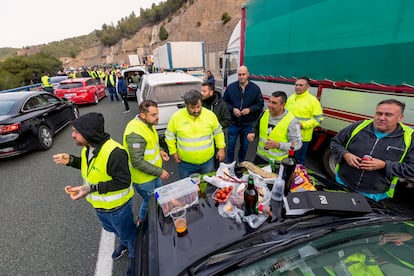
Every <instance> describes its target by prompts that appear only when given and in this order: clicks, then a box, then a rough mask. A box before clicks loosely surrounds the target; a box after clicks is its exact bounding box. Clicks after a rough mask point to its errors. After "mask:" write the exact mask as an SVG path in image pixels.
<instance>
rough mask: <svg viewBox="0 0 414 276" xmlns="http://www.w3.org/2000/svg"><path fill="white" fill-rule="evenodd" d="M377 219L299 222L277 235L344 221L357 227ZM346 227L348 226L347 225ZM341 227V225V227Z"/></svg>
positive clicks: (357, 218) (353, 218) (329, 219)
mask: <svg viewBox="0 0 414 276" xmlns="http://www.w3.org/2000/svg"><path fill="white" fill-rule="evenodd" d="M379 219H383V218H379V217H344V218H338V217H330V218H328V219H326V218H324V217H321V219H317V220H312V221H300V222H297V223H295V224H293V225H291V226H289V227H287V228H284V229H280V230H279V234H281V235H285V234H287V233H288V232H289V231H291V230H292V229H295V228H298V229H307V228H313V227H320V226H321V225H326V224H328V223H337V222H344V221H350V222H351V223H352V224H355V225H359V224H360V222H364V223H365V222H371V221H376V220H379ZM347 225H348V224H347ZM341 226H343V225H341Z"/></svg>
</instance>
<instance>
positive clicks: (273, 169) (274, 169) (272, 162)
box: [269, 158, 276, 173]
mask: <svg viewBox="0 0 414 276" xmlns="http://www.w3.org/2000/svg"><path fill="white" fill-rule="evenodd" d="M269 165H270V169H271V170H272V173H276V161H275V159H272V158H270V159H269Z"/></svg>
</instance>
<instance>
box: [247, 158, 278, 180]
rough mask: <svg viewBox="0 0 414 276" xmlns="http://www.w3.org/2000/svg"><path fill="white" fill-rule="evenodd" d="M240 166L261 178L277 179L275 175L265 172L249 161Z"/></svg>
mask: <svg viewBox="0 0 414 276" xmlns="http://www.w3.org/2000/svg"><path fill="white" fill-rule="evenodd" d="M240 165H241V166H243V167H245V168H246V169H248V170H250V171H251V172H253V173H255V174H258V175H260V176H261V177H263V178H276V177H277V174H275V173H272V172H268V171H265V170H263V169H261V168H259V167H258V166H256V165H255V164H253V163H252V162H249V161H243V162H241V163H240Z"/></svg>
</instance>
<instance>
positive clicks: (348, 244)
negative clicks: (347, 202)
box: [223, 222, 414, 275]
mask: <svg viewBox="0 0 414 276" xmlns="http://www.w3.org/2000/svg"><path fill="white" fill-rule="evenodd" d="M413 236H414V224H413V223H403V222H400V223H389V224H385V225H384V224H379V225H374V226H363V227H353V228H351V229H347V230H341V231H334V232H332V233H330V234H327V235H323V236H322V237H320V238H317V239H314V240H312V241H311V242H309V241H307V242H306V243H302V244H299V245H295V246H292V247H290V248H288V249H287V248H285V247H283V246H273V247H271V249H269V247H265V248H264V249H262V248H260V247H258V248H259V249H258V251H260V252H255V253H254V254H253V253H252V254H251V255H248V256H247V258H244V260H243V261H242V262H239V263H238V268H237V269H236V270H234V271H232V272H229V273H227V274H223V275H414V274H413V270H414V265H413V264H414V241H413ZM352 272H358V273H357V274H354V273H352Z"/></svg>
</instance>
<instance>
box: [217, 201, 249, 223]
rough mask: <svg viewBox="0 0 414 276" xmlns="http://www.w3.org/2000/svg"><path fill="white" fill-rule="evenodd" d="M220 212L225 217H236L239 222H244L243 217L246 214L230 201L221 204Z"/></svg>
mask: <svg viewBox="0 0 414 276" xmlns="http://www.w3.org/2000/svg"><path fill="white" fill-rule="evenodd" d="M218 213H219V214H220V216H222V217H223V218H231V219H235V220H236V223H237V224H241V223H242V217H243V216H244V211H243V210H241V209H239V208H237V207H236V206H234V205H232V203H231V202H230V201H227V202H226V203H223V204H219V206H218Z"/></svg>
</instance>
